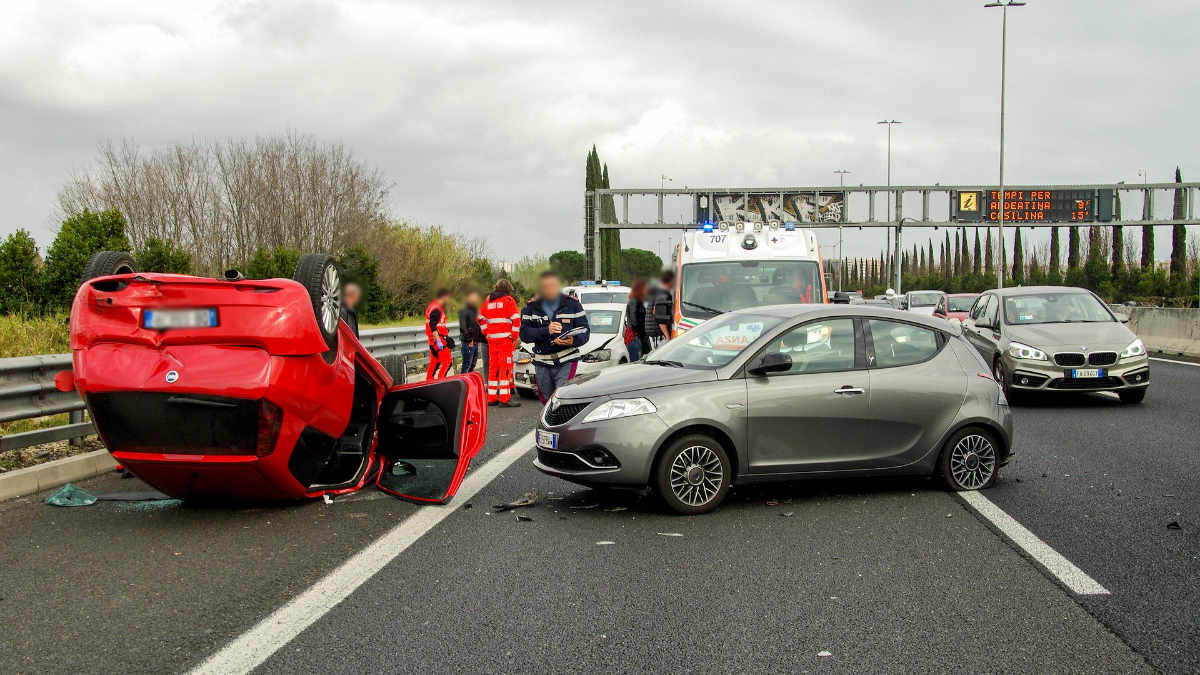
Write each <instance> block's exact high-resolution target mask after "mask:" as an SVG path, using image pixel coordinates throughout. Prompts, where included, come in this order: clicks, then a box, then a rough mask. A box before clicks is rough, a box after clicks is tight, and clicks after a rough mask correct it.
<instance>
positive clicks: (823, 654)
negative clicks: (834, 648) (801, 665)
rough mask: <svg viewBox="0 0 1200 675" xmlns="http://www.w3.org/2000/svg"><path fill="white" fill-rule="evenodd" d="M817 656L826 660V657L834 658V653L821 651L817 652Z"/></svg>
mask: <svg viewBox="0 0 1200 675" xmlns="http://www.w3.org/2000/svg"><path fill="white" fill-rule="evenodd" d="M817 656H820V657H821V658H825V657H826V656H833V652H831V651H827V650H821V651H819V652H817Z"/></svg>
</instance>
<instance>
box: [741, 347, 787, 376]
mask: <svg viewBox="0 0 1200 675" xmlns="http://www.w3.org/2000/svg"><path fill="white" fill-rule="evenodd" d="M791 369H792V357H790V356H788V355H787V354H783V353H781V352H772V353H770V354H764V355H763V356H761V357H759V358H757V359H755V360H754V361H753V362H752V363H751V364H750V367H749V368H747V369H746V372H748V373H750V374H751V375H766V374H767V373H782V372H784V371H788V370H791Z"/></svg>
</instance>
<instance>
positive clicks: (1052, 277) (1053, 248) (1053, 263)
mask: <svg viewBox="0 0 1200 675" xmlns="http://www.w3.org/2000/svg"><path fill="white" fill-rule="evenodd" d="M1061 247H1062V246H1061V244H1060V243H1059V241H1058V228H1057V227H1052V228H1050V269H1048V270H1047V271H1046V274H1047V277H1048V280H1049V282H1050V283H1052V284H1057V283H1059V282H1060V281H1062V274H1061V273H1060V272H1059V269H1058V268H1059V260H1058V257H1059V255H1060V253H1059V249H1060V248H1061Z"/></svg>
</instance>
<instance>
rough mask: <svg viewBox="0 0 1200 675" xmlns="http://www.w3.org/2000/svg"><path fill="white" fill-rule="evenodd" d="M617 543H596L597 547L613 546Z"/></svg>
mask: <svg viewBox="0 0 1200 675" xmlns="http://www.w3.org/2000/svg"><path fill="white" fill-rule="evenodd" d="M615 543H617V542H615V541H598V542H596V545H597V546H612V545H613V544H615Z"/></svg>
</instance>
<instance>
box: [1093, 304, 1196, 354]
mask: <svg viewBox="0 0 1200 675" xmlns="http://www.w3.org/2000/svg"><path fill="white" fill-rule="evenodd" d="M1114 311H1115V312H1116V313H1118V314H1125V315H1126V316H1128V317H1129V324H1128V325H1129V329H1130V330H1132V331H1133V332H1134V333H1136V334H1137V336H1138V337H1140V338H1142V342H1144V343H1146V349H1147V350H1149V351H1151V352H1158V353H1160V354H1167V355H1170V356H1188V357H1191V358H1200V309H1174V308H1167V307H1115V308H1114Z"/></svg>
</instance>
